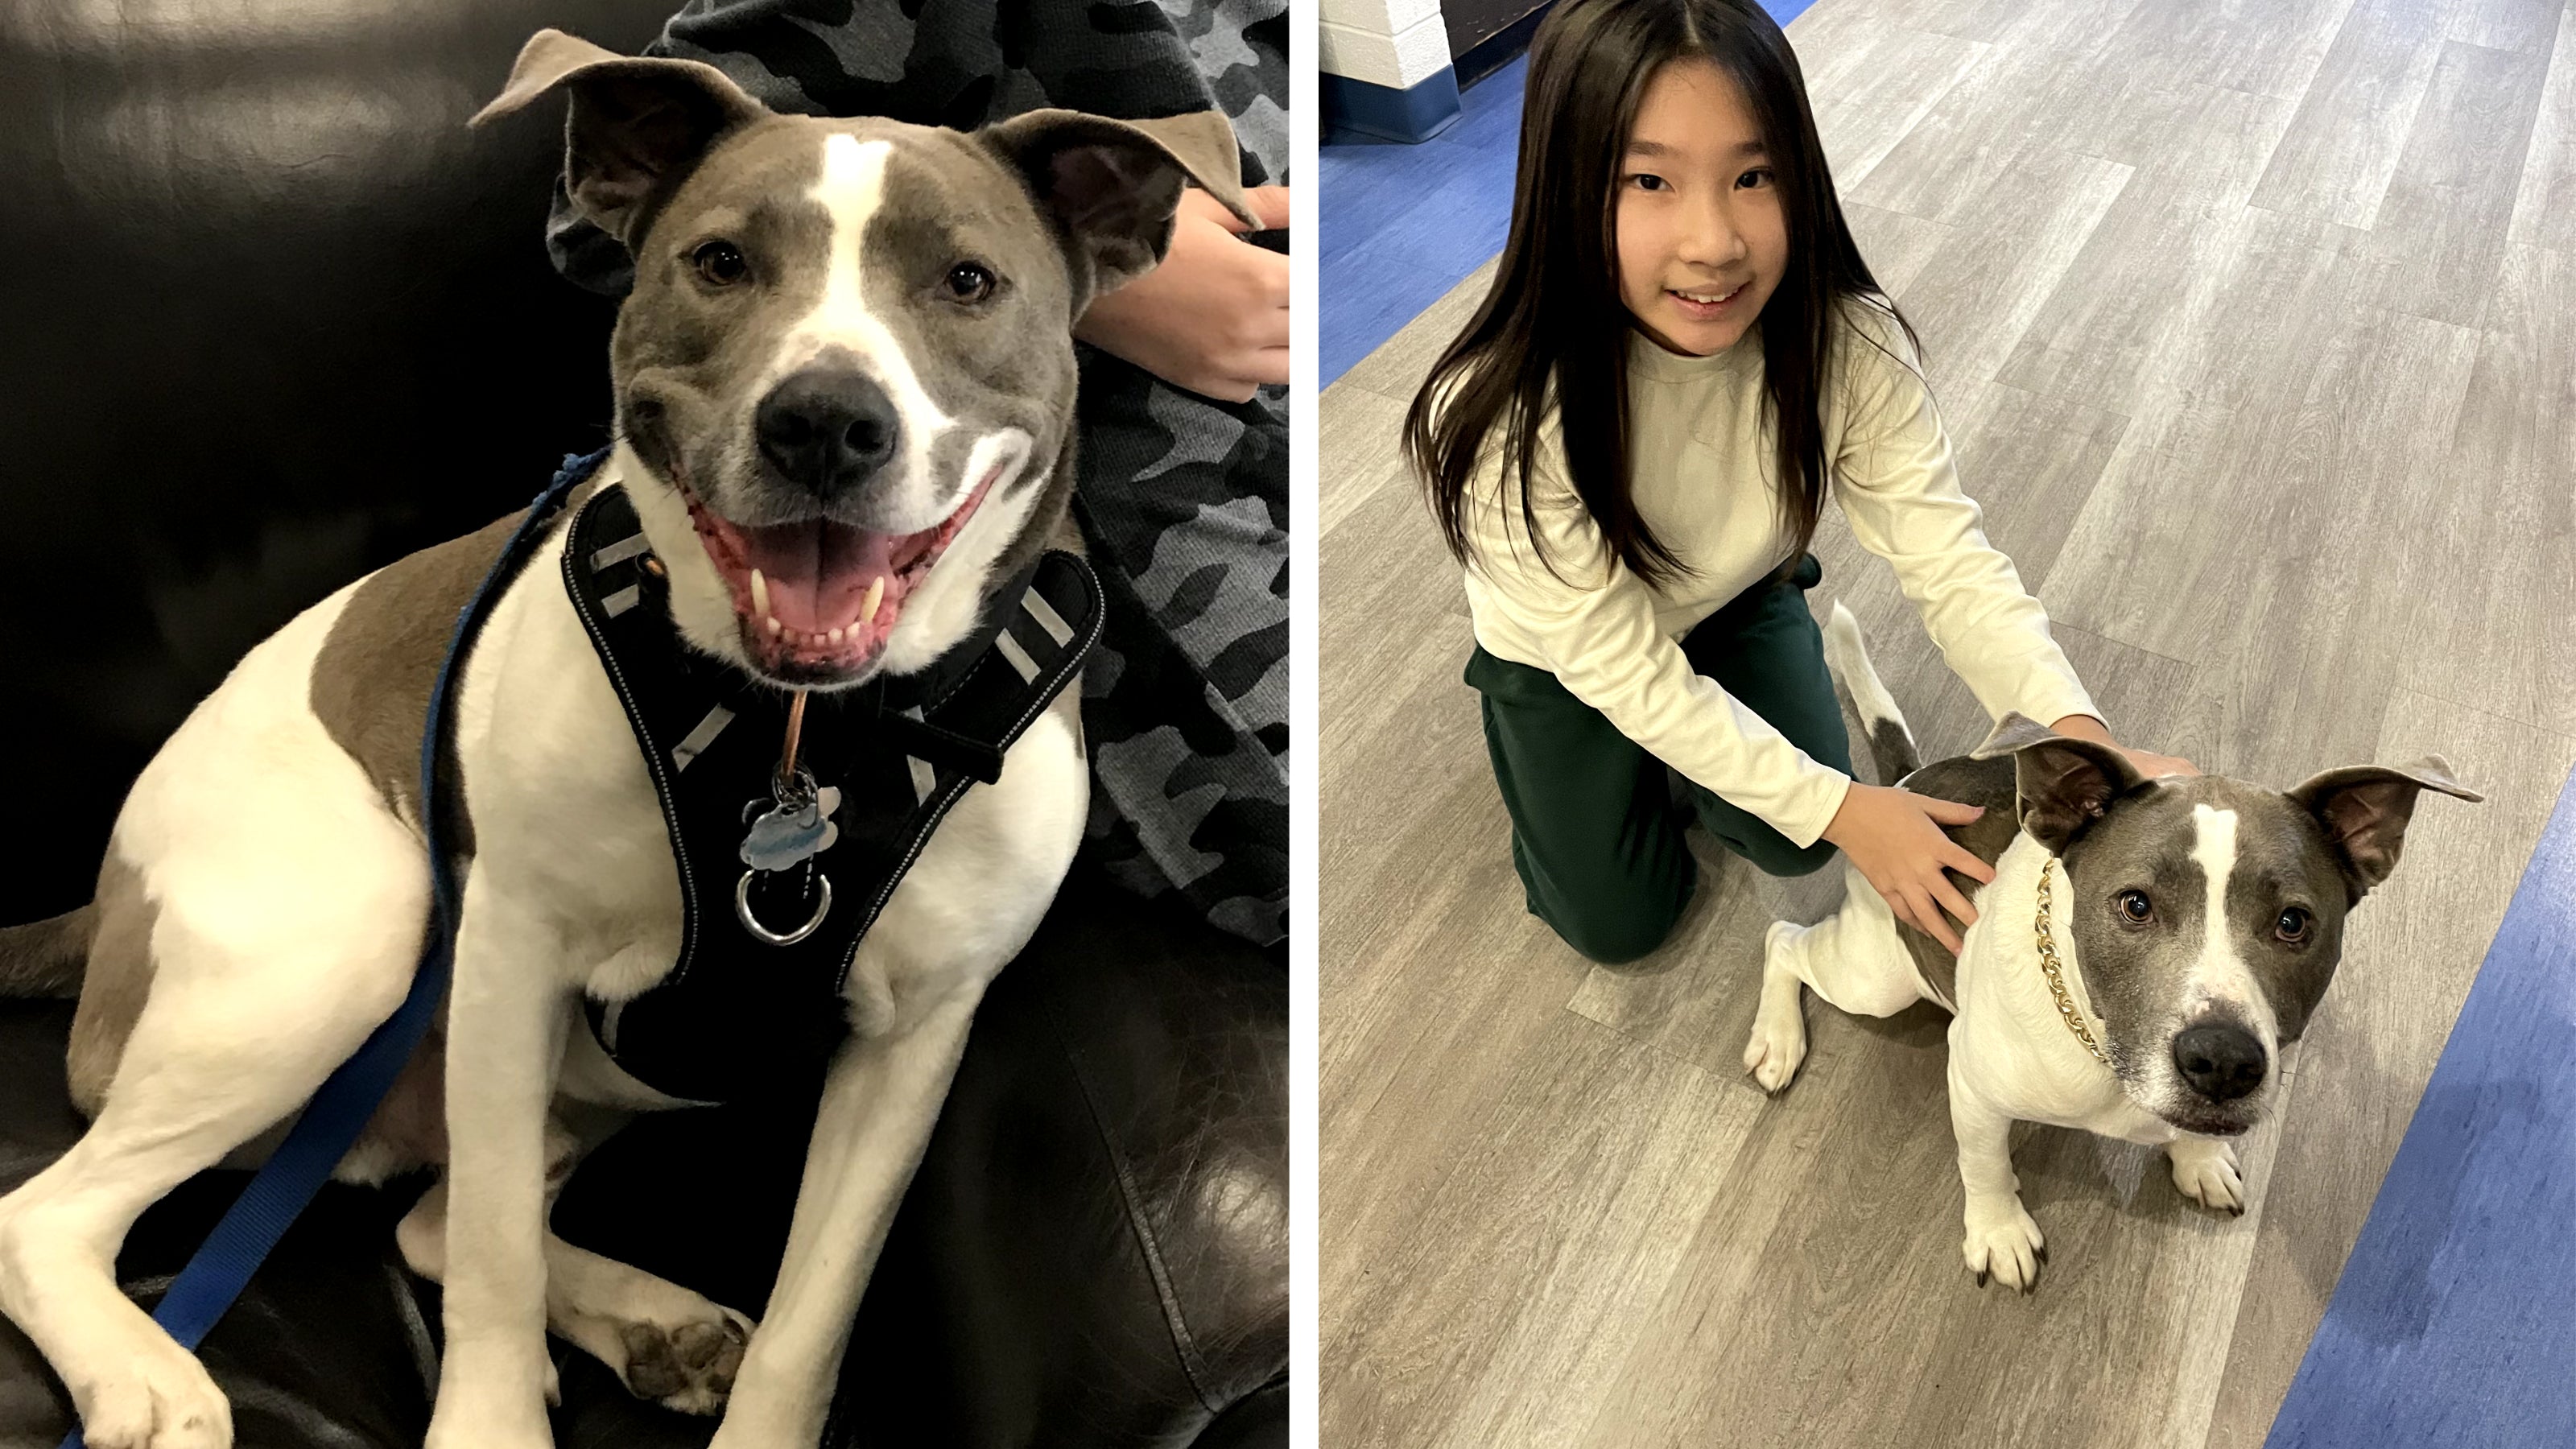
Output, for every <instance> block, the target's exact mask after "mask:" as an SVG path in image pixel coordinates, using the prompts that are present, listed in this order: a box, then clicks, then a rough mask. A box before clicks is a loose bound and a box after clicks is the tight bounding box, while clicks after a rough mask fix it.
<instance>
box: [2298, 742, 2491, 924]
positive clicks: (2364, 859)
mask: <svg viewBox="0 0 2576 1449" xmlns="http://www.w3.org/2000/svg"><path fill="white" fill-rule="evenodd" d="M2425 790H2439V791H2441V792H2442V793H2443V794H2445V795H2452V796H2457V797H2458V798H2460V799H2462V800H2484V799H2485V798H2486V797H2485V796H2484V795H2481V794H2479V793H2478V792H2477V791H2475V790H2472V789H2470V788H2469V787H2468V786H2466V785H2463V784H2461V783H2460V782H2459V781H2457V780H2454V779H2452V778H2451V763H2450V761H2448V760H2445V759H2443V758H2442V757H2441V756H2440V755H2426V756H2425V757H2424V758H2422V759H2420V760H2417V761H2416V762H2414V763H2413V764H2411V765H2396V766H2391V765H2347V766H2345V767H2344V768H2342V769H2340V770H2328V771H2326V772H2324V773H2323V774H2319V775H2312V776H2310V777H2308V778H2307V779H2306V780H2304V781H2302V782H2300V783H2299V785H2298V786H2297V787H2295V788H2294V789H2292V790H2291V791H2290V792H2289V795H2290V798H2291V799H2292V800H2293V801H2295V802H2297V803H2298V804H2299V805H2300V806H2302V807H2303V808H2305V809H2306V810H2307V811H2308V813H2309V814H2311V815H2314V816H2315V817H2316V818H2317V823H2318V824H2319V825H2321V826H2323V827H2325V832H2326V841H2327V843H2328V844H2330V845H2332V846H2333V847H2334V850H2335V863H2336V864H2337V865H2340V866H2341V867H2343V880H2344V889H2345V890H2346V891H2347V892H2348V893H2349V896H2350V899H2349V900H2347V901H2346V902H2345V904H2346V905H2350V904H2352V902H2354V901H2358V900H2360V899H2361V897H2362V895H2363V893H2364V892H2366V891H2368V890H2369V889H2370V888H2371V887H2373V886H2375V885H2378V884H2379V883H2380V882H2381V881H2384V880H2386V879H2388V876H2389V873H2390V872H2392V871H2394V870H2396V869H2397V856H2398V852H2400V851H2402V850H2404V849H2405V848H2406V825H2407V822H2408V821H2410V820H2412V819H2414V818H2415V797H2416V795H2417V794H2418V793H2419V792H2421V791H2425Z"/></svg>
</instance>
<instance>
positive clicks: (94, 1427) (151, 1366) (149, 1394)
mask: <svg viewBox="0 0 2576 1449" xmlns="http://www.w3.org/2000/svg"><path fill="white" fill-rule="evenodd" d="M153 1340H158V1342H154V1341H153ZM128 1349H129V1351H128V1352H126V1353H124V1354H122V1355H118V1356H117V1357H118V1360H119V1361H118V1362H117V1363H116V1366H115V1373H114V1376H113V1377H105V1378H99V1379H92V1380H89V1381H88V1382H86V1383H84V1382H81V1381H79V1380H77V1379H71V1380H67V1381H66V1382H67V1384H68V1386H69V1387H70V1389H71V1391H72V1402H73V1404H74V1405H75V1406H77V1407H78V1408H79V1410H80V1419H81V1436H82V1442H83V1443H85V1444H87V1445H89V1446H90V1449H232V1442H233V1411H232V1405H231V1403H230V1402H228V1401H227V1400H226V1399H225V1398H224V1393H223V1390H221V1389H219V1388H216V1387H215V1381H214V1380H213V1379H212V1378H210V1377H208V1376H207V1374H206V1370H205V1366H204V1365H202V1364H200V1363H198V1362H197V1359H196V1356H195V1355H193V1354H191V1353H189V1352H188V1351H187V1350H185V1349H183V1348H181V1347H179V1346H178V1345H177V1344H175V1343H173V1342H171V1341H170V1340H169V1339H168V1338H166V1337H163V1336H162V1335H161V1334H160V1332H159V1331H158V1330H155V1331H154V1332H153V1333H152V1335H151V1337H150V1338H149V1339H146V1338H143V1337H141V1336H140V1335H138V1336H137V1339H136V1341H135V1342H134V1343H132V1344H130V1345H128Z"/></svg>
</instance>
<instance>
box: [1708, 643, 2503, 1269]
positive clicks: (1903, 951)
mask: <svg viewBox="0 0 2576 1449" xmlns="http://www.w3.org/2000/svg"><path fill="white" fill-rule="evenodd" d="M1825 654H1826V659H1827V662H1828V663H1829V664H1831V665H1832V667H1833V670H1834V673H1835V674H1836V675H1838V676H1839V677H1840V678H1841V679H1842V681H1843V685H1844V688H1845V689H1847V690H1848V691H1850V694H1851V697H1852V701H1853V704H1854V706H1855V707H1856V709H1857V710H1858V712H1859V714H1860V717H1861V720H1862V722H1863V723H1864V724H1865V725H1866V726H1867V727H1868V729H1869V734H1870V746H1871V753H1872V754H1873V755H1874V756H1875V757H1876V760H1877V765H1878V772H1879V778H1880V779H1881V780H1884V781H1886V782H1888V783H1890V784H1896V783H1900V782H1901V783H1902V784H1903V785H1904V787H1905V788H1906V789H1909V790H1913V791H1915V792H1917V793H1920V794H1924V795H1932V796H1937V797H1939V798H1941V799H1944V800H1957V801H1960V802H1963V803H1965V804H1970V805H1980V806H1983V807H1985V811H1986V813H1985V815H1984V817H1983V818H1981V819H1979V820H1978V821H1977V822H1976V823H1975V824H1972V825H1966V826H1961V827H1958V828H1956V829H1953V830H1952V831H1951V832H1950V834H1951V835H1952V837H1953V838H1954V839H1956V840H1958V841H1959V843H1960V844H1962V845H1964V846H1965V847H1967V849H1968V850H1969V851H1970V852H1971V853H1972V854H1974V855H1976V856H1977V858H1979V859H1980V860H1983V861H1985V862H1986V863H1987V864H1988V865H1991V866H1993V867H1994V871H1995V878H1994V882H1993V883H1992V884H1991V885H1986V886H1983V887H1980V886H1979V885H1978V884H1977V883H1976V882H1975V881H1972V880H1968V879H1967V878H1965V877H1963V876H1960V875H1959V874H1957V873H1956V872H1953V873H1952V874H1951V876H1950V879H1951V881H1952V883H1953V884H1955V885H1957V886H1958V887H1959V889H1960V890H1961V891H1962V892H1963V893H1966V894H1968V895H1970V896H1971V897H1973V898H1974V899H1975V902H1976V906H1977V920H1976V923H1975V924H1974V925H1971V926H1969V927H1968V928H1967V931H1966V933H1965V935H1963V936H1962V937H1961V943H1960V944H1961V949H1960V952H1959V954H1958V956H1957V958H1956V959H1955V960H1954V959H1953V958H1952V957H1951V955H1950V953H1949V952H1948V950H1947V949H1945V948H1944V947H1943V946H1942V945H1941V944H1940V943H1939V942H1937V941H1934V940H1933V939H1932V938H1931V937H1929V936H1927V935H1925V934H1924V933H1922V932H1921V931H1918V930H1916V929H1914V928H1913V927H1912V926H1908V925H1902V924H1900V923H1899V922H1898V921H1897V920H1896V919H1895V917H1894V916H1893V915H1892V914H1890V912H1889V911H1888V908H1887V903H1886V901H1884V900H1882V899H1881V898H1880V897H1879V894H1878V892H1877V891H1875V890H1873V889H1871V888H1870V885H1869V882H1868V881H1866V880H1864V879H1863V878H1862V877H1861V875H1860V873H1859V872H1858V871H1855V870H1851V869H1849V868H1848V867H1846V869H1845V872H1844V874H1845V878H1846V882H1847V892H1848V893H1847V896H1846V898H1845V900H1844V902H1843V906H1842V909H1841V910H1840V911H1839V912H1838V913H1836V914H1835V915H1833V916H1831V917H1829V918H1827V919H1826V920H1824V921H1821V922H1819V923H1817V924H1815V925H1813V926H1797V925H1792V924H1790V923H1789V922H1786V921H1783V922H1779V923H1777V924H1775V925H1773V926H1772V927H1771V930H1770V933H1769V935H1768V937H1767V938H1766V940H1765V948H1766V949H1765V951H1764V961H1763V968H1762V1001H1761V1005H1760V1007H1759V1008H1757V1010H1756V1012H1755V1015H1754V1020H1753V1032H1752V1038H1751V1040H1750V1041H1748V1042H1747V1043H1746V1045H1745V1048H1744V1066H1745V1069H1746V1070H1747V1071H1749V1072H1751V1073H1752V1074H1753V1077H1754V1080H1755V1081H1757V1082H1759V1083H1761V1085H1762V1086H1763V1087H1764V1088H1765V1089H1767V1090H1770V1091H1773V1092H1777V1091H1779V1090H1781V1089H1782V1088H1784V1087H1786V1086H1787V1085H1788V1084H1789V1081H1790V1079H1791V1078H1792V1077H1794V1076H1795V1075H1796V1074H1797V1071H1798V1064H1799V1062H1800V1061H1801V1060H1803V1059H1804V1058H1805V1056H1806V1050H1807V1035H1806V1023H1805V1021H1804V1020H1803V1019H1802V1017H1801V1016H1800V1014H1799V1000H1798V997H1799V987H1800V985H1801V984H1804V985H1806V986H1808V987H1812V988H1813V989H1814V990H1815V993H1816V994H1817V995H1818V996H1821V997H1823V998H1824V999H1825V1000H1827V1001H1829V1002H1831V1003H1833V1004H1834V1005H1836V1006H1838V1007H1841V1008H1842V1009H1843V1010H1845V1011H1848V1012H1852V1013H1854V1014H1856V1015H1861V1016H1892V1015H1894V1014H1896V1013H1897V1012H1899V1011H1902V1010H1904V1009H1905V1008H1906V1007H1909V1006H1911V1005H1913V1004H1914V1003H1915V1002H1917V1001H1931V1002H1936V1003H1938V1004H1939V1005H1940V1006H1942V1007H1943V1008H1945V1009H1947V1010H1949V1011H1951V1012H1952V1013H1954V1015H1953V1018H1952V1020H1951V1023H1950V1123H1951V1127H1952V1129H1953V1131H1954V1132H1955V1133H1956V1134H1957V1137H1958V1147H1959V1177H1960V1180H1961V1181H1962V1183H1963V1184H1964V1185H1965V1187H1966V1189H1967V1241H1966V1244H1965V1248H1964V1251H1965V1254H1966V1257H1967V1264H1968V1270H1969V1271H1970V1272H1972V1273H1974V1274H1976V1275H1977V1281H1978V1282H1979V1283H1980V1284H1982V1283H1984V1282H1985V1281H1986V1280H1987V1278H1988V1276H1989V1275H1991V1276H1993V1277H1994V1278H1997V1279H2000V1280H2002V1281H2003V1282H2004V1283H2006V1284H2008V1285H2011V1286H2014V1287H2019V1288H2021V1289H2023V1290H2025V1291H2027V1290H2028V1289H2029V1288H2030V1287H2031V1285H2032V1284H2034V1283H2035V1282H2037V1281H2038V1275H2039V1261H2040V1257H2041V1249H2042V1245H2043V1240H2042V1238H2041V1237H2040V1232H2039V1226H2038V1224H2036V1223H2034V1222H2032V1221H2031V1217H2030V1214H2029V1213H2028V1212H2027V1211H2025V1210H2024V1209H2023V1207H2022V1205H2021V1197H2020V1185H2019V1182H2018V1180H2017V1179H2016V1178H2015V1177H2014V1176H2013V1170H2012V1159H2011V1156H2010V1151H2009V1146H2008V1138H2009V1134H2010V1132H2011V1129H2012V1124H2013V1123H2014V1122H2016V1121H2023V1122H2048V1123H2053V1124H2055V1125H2057V1126H2061V1127H2081V1128H2083V1129H2085V1130H2087V1131H2090V1132H2098V1133H2100V1134H2102V1135H2103V1136H2106V1137H2118V1138H2121V1139H2123V1140H2126V1141H2130V1142H2141V1143H2147V1144H2151V1145H2156V1146H2161V1147H2163V1148H2164V1149H2165V1151H2166V1153H2167V1155H2168V1156H2170V1157H2171V1158H2172V1161H2173V1178H2174V1184H2175V1186H2177V1187H2179V1188H2181V1189H2182V1191H2183V1193H2184V1195H2185V1196H2188V1197H2190V1198H2192V1199H2193V1200H2194V1201H2196V1202H2199V1203H2202V1204H2204V1205H2206V1206H2209V1207H2213V1208H2219V1209H2223V1210H2226V1211H2230V1212H2242V1211H2244V1203H2245V1189H2244V1184H2243V1182H2242V1181H2241V1180H2240V1179H2239V1178H2238V1176H2237V1171H2236V1151H2235V1149H2234V1148H2233V1147H2232V1146H2230V1145H2229V1143H2228V1139H2229V1138H2231V1137H2235V1136H2239V1135H2241V1134H2243V1133H2244V1132H2245V1131H2246V1130H2247V1129H2248V1128H2250V1127H2252V1126H2253V1125H2254V1124H2255V1123H2256V1122H2258V1121H2260V1120H2261V1119H2262V1117H2263V1115H2264V1113H2265V1111H2266V1110H2267V1109H2268V1108H2269V1107H2270V1105H2271V1103H2272V1100H2273V1098H2274V1096H2275V1094H2276V1083H2277V1081H2278V1078H2279V1073H2278V1071H2277V1067H2278V1063H2279V1061H2280V1050H2281V1047H2282V1046H2283V1045H2285V1044H2287V1043H2289V1042H2293V1041H2296V1040H2298V1038H2299V1034H2300V1032H2301V1031H2303V1030H2305V1029H2306V1027H2307V1023H2308V1017H2309V1014H2310V1013H2311V1012H2313V1011H2314V1010H2315V1009H2316V1005H2317V1002H2318V1000H2319V999H2320V998H2322V997H2323V996H2324V995H2325V992H2326V987H2327V986H2328V985H2329V984H2330V983H2331V982H2332V981H2333V980H2334V973H2335V965H2336V963H2337V962H2338V961H2339V960H2341V959H2342V955H2343V928H2344V921H2345V917H2346V915H2347V913H2349V912H2350V911H2351V909H2352V908H2353V907H2354V906H2355V905H2357V904H2359V903H2360V901H2361V898H2362V895H2363V893H2365V892H2367V891H2368V890H2370V889H2371V888H2372V887H2373V886H2376V885H2378V884H2379V883H2380V882H2382V881H2384V880H2386V879H2388V875H2389V872H2390V871H2392V870H2394V869H2396V867H2397V857H2398V853H2399V851H2400V850H2401V849H2402V848H2403V846H2404V845H2405V842H2406V826H2407V822H2408V821H2409V820H2410V819H2412V818H2413V815H2414V812H2415V801H2416V796H2417V794H2418V793H2419V792H2421V791H2424V790H2438V791H2440V792H2442V793H2443V794H2445V795H2453V796H2457V797H2458V798H2460V799H2463V800H2478V799H2482V798H2484V797H2482V796H2480V795H2479V794H2477V793H2476V792H2475V791H2472V790H2470V789H2468V788H2466V787H2465V786H2462V785H2461V784H2460V783H2459V782H2458V781H2456V780H2454V779H2452V778H2451V773H2450V766H2449V765H2448V764H2447V763H2445V762H2444V761H2443V760H2442V759H2441V758H2440V757H2439V756H2428V757H2426V758H2425V759H2422V760H2418V761H2416V762H2415V763H2414V764H2411V765H2407V766H2404V767H2402V768H2390V767H2387V766H2382V765H2359V766H2353V767H2348V768H2345V769H2337V770H2328V771H2326V772H2325V773H2323V774H2321V775H2318V776H2316V777H2315V778H2313V779H2310V780H2308V781H2306V782H2305V783H2303V784H2300V785H2298V786H2296V787H2294V788H2292V789H2290V790H2287V791H2281V790H2272V789H2267V788H2265V787H2263V786H2260V785H2254V784H2249V783H2247V782H2245V781H2242V780H2231V779H2227V778H2224V777H2221V776H2216V775H2200V776H2167V777H2164V778H2160V779H2152V780H2150V779H2146V778H2144V777H2142V776H2140V775H2139V774H2138V772H2137V771H2136V769H2134V768H2133V767H2132V766H2131V765H2130V764H2129V761H2128V759H2127V758H2126V757H2125V756H2123V755H2121V754H2120V753H2119V752H2118V751H2116V750H2111V749H2106V748H2104V747H2102V746H2099V745H2096V744H2092V743H2090V742H2088V741H2085V740H2076V739H2069V738H2067V737H2065V736H2063V735H2059V734H2055V733H2053V732H2051V731H2050V730H2048V729H2047V728H2045V727H2043V726H2041V725H2038V724H2035V723H2033V722H2032V721H2030V720H2027V719H2024V718H2023V717H2021V716H2020V715H2017V714H2016V715H2007V716H2005V717H2004V721H2003V723H2002V724H2001V725H1999V726H1998V727H1997V728H1996V730H1995V732H1994V734H1993V735H1992V736H1991V737H1989V738H1988V739H1987V741H1986V742H1985V743H1984V744H1983V745H1980V746H1979V747H1978V748H1977V749H1976V750H1975V751H1974V752H1973V753H1971V754H1969V755H1966V756H1964V757H1960V758H1954V759H1947V760H1940V761H1936V762H1934V763H1932V764H1929V765H1924V766H1921V767H1920V768H1917V764H1916V761H1917V758H1918V757H1917V755H1916V753H1915V746H1914V737H1913V735H1912V734H1911V733H1910V732H1909V731H1908V730H1907V729H1906V725H1905V716H1904V715H1903V714H1901V713H1900V712H1898V710H1897V708H1896V702H1895V700H1893V699H1891V698H1890V697H1889V696H1888V693H1887V689H1886V686H1884V685H1883V684H1881V683H1880V682H1879V678H1878V675H1877V673H1876V671H1875V670H1873V669H1872V668H1871V667H1870V662H1869V655H1868V652H1867V651H1866V650H1865V649H1864V648H1863V647H1862V644H1861V637H1860V629H1859V626H1858V625H1857V624H1856V623H1855V622H1854V621H1853V619H1852V616H1851V613H1850V611H1849V610H1847V609H1845V608H1843V606H1842V605H1840V604H1836V605H1835V606H1834V612H1833V618H1832V621H1831V623H1830V624H1829V625H1828V626H1827V627H1826V630H1825ZM2043 869H2045V871H2046V875H2047V881H2046V891H2047V895H2046V899H2047V900H2048V902H2049V908H2048V914H2049V940H2050V943H2051V947H2052V949H2053V951H2054V952H2055V964H2056V965H2057V966H2058V968H2059V976H2060V978H2061V979H2062V981H2063V984H2064V990H2065V993H2066V1002H2065V1005H2064V1007H2063V1008H2061V1006H2060V1004H2059V1001H2058V998H2057V994H2056V992H2054V991H2053V990H2052V989H2051V987H2050V983H2049V977H2048V974H2047V973H2046V972H2045V971H2044V970H2043V969H2042V966H2041V952H2040V949H2039V945H2038V933H2037V930H2036V924H2037V921H2038V919H2039V915H2040V909H2041V907H2040V901H2041V900H2042V898H2043V897H2042V895H2041V892H2042V888H2043V881H2042V873H2043ZM2076 1022H2080V1023H2081V1024H2082V1026H2083V1029H2084V1031H2085V1033H2086V1036H2085V1037H2079V1036H2078V1035H2077V1034H2076V1032H2075V1031H2074V1030H2073V1029H2072V1025H2073V1023H2076ZM2087 1037H2089V1042H2088V1040H2087ZM2096 1049H2098V1051H2099V1055H2098V1056H2097V1055H2096V1054H2095V1052H2096Z"/></svg>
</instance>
